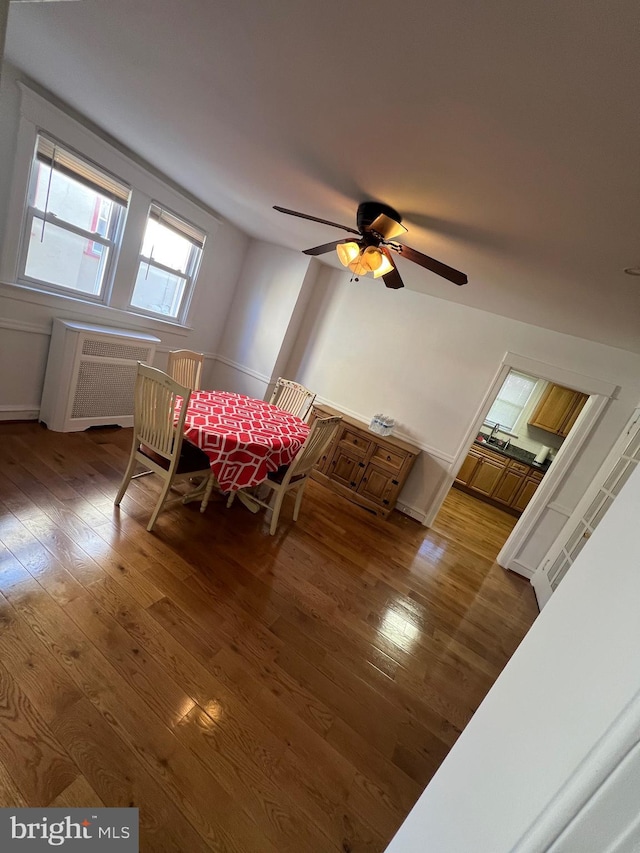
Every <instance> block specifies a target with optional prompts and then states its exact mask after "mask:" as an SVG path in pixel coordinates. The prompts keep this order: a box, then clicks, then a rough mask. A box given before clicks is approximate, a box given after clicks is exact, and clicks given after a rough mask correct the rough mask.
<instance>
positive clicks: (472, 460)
mask: <svg viewBox="0 0 640 853" xmlns="http://www.w3.org/2000/svg"><path fill="white" fill-rule="evenodd" d="M480 459H481V456H480V454H479V453H474V452H473V451H471V452H470V453H469V454H468V456H467V458H466V459H465V460H464V462H463V463H462V465H461V467H460V470H459V471H458V474H457V476H456V483H464V484H465V485H468V484H469V480H470V479H471V478H472V477H473V475H474V472H475V470H476V468H477V466H478V462H480Z"/></svg>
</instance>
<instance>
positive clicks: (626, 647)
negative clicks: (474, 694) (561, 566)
mask: <svg viewBox="0 0 640 853" xmlns="http://www.w3.org/2000/svg"><path fill="white" fill-rule="evenodd" d="M639 516H640V468H639V469H638V470H636V471H635V473H634V474H633V476H632V477H631V478H630V479H629V482H628V483H627V484H626V486H625V487H624V489H623V490H622V492H621V493H620V495H619V496H618V498H617V499H616V501H615V503H614V504H613V506H612V508H611V509H610V510H609V512H608V513H607V515H606V517H605V518H604V519H603V521H602V523H601V524H600V526H599V527H598V528H597V530H596V531H595V533H594V535H593V537H592V538H591V539H590V540H589V542H588V543H587V545H586V546H585V547H584V549H583V550H582V552H581V553H580V555H579V557H578V559H577V560H576V562H575V563H574V565H573V566H572V568H571V569H570V570H569V572H568V574H567V576H566V577H565V578H564V580H563V582H562V584H561V585H560V586H559V587H558V589H557V591H556V592H555V593H554V595H553V597H552V598H551V600H550V601H549V603H548V605H547V606H546V607H545V609H544V611H543V612H542V614H541V615H540V616H539V617H538V619H537V620H536V622H535V623H534V625H533V627H532V628H531V630H530V631H529V633H528V634H527V636H526V637H525V638H524V640H523V641H522V643H521V645H520V646H519V648H518V649H517V651H516V653H515V654H514V656H513V657H512V658H511V660H510V661H509V663H508V664H507V666H506V668H505V670H504V671H503V673H502V674H501V675H500V677H499V678H498V680H497V681H496V683H495V685H494V686H493V687H492V689H491V690H490V691H489V693H488V694H487V696H486V698H485V700H484V702H483V703H482V704H481V705H480V707H479V709H478V710H477V712H476V714H475V715H474V717H473V718H472V720H471V722H470V723H469V725H468V726H467V728H466V729H465V730H464V732H463V733H462V735H461V736H460V738H459V740H458V741H457V743H456V744H455V746H454V747H453V749H452V751H451V752H450V753H449V755H448V756H447V758H446V759H445V761H444V763H443V764H442V765H441V767H440V769H439V770H438V772H437V773H436V775H435V776H434V778H433V779H432V781H431V782H430V784H429V785H428V787H427V788H426V790H425V792H424V793H423V795H422V796H421V798H420V799H419V800H418V802H417V804H416V805H415V807H414V809H413V810H412V812H411V813H410V815H409V817H408V818H407V820H406V821H405V823H404V824H403V826H402V827H401V828H400V830H399V832H398V834H397V835H396V837H395V838H394V840H393V841H392V843H391V845H390V846H389V847H388V851H389V853H413V851H415V853H418V851H420V853H423V851H425V850H434V851H435V850H437V851H438V853H461V851H473V853H507V851H516V850H517V851H519V853H525V851H527V853H529V852H530V851H531V853H532V851H539V853H542V851H549V850H554V851H555V850H556V849H558V850H563V851H565V853H568V851H580V853H590V851H594V853H595V851H598V853H605V851H609V850H613V849H615V850H619V848H618V847H617V846H615V839H617V838H618V835H619V833H620V832H621V830H622V826H623V825H624V822H625V821H626V820H627V819H629V820H631V821H635V822H636V823H637V791H638V789H639V787H640V762H638V760H637V755H636V753H637V750H635V746H636V745H637V741H638V735H637V732H638V730H639V726H640V702H639V699H640V658H639V657H638V655H637V654H635V652H634V650H636V649H637V648H638V645H639V643H640V621H639V620H638V602H639V601H640V573H639V572H638V566H639V565H640V536H639V535H638V532H637V529H636V525H635V524H634V519H637V518H638V517H639ZM594 747H595V748H596V751H595V752H594V753H593V754H591V755H589V753H590V751H591V750H592V748H594ZM634 756H635V758H634ZM625 757H630V758H631V759H633V760H632V761H627V760H626V758H625ZM583 761H584V764H581V763H582V762H583ZM618 766H620V767H621V768H622V767H624V768H626V775H625V777H624V779H623V778H622V775H623V774H622V773H620V774H619V778H620V779H621V785H623V786H624V787H621V788H619V789H618V795H619V796H618V797H617V798H614V802H616V800H617V802H619V803H620V804H622V803H623V799H624V798H623V797H622V796H621V794H622V791H623V790H624V789H625V788H626V790H628V791H634V792H635V796H636V800H635V806H634V808H633V809H632V811H631V813H630V817H628V818H627V817H622V816H621V814H622V809H618V808H609V809H605V808H601V807H600V804H601V798H600V797H596V798H595V799H594V800H593V801H591V802H589V803H587V800H588V799H589V796H590V794H591V793H592V792H593V791H595V790H597V789H599V787H600V785H604V784H605V781H606V780H607V777H608V776H609V775H610V774H611V773H612V772H613V771H614V770H615V768H616V767H618ZM630 771H631V772H630ZM616 777H618V773H617V772H616V773H615V774H614V776H613V777H612V778H616ZM556 796H557V800H556V801H555V803H554V804H553V806H552V808H550V809H548V808H547V807H548V806H549V804H550V803H551V800H552V799H553V798H554V797H556ZM584 803H587V805H586V806H585V808H584V810H582V811H580V810H581V808H582V806H583V804H584ZM626 805H627V804H626V803H625V808H626ZM543 812H544V814H543V815H542V817H541V819H540V820H539V819H538V818H539V816H540V815H541V814H542V813H543ZM577 812H580V816H579V818H578V820H576V822H575V823H574V824H573V825H572V826H571V827H570V828H569V829H568V830H567V832H566V833H565V835H564V836H563V840H562V843H560V842H559V844H558V847H557V848H556V847H555V846H552V845H553V840H554V839H555V838H556V837H559V835H560V833H561V832H562V830H563V827H564V826H565V825H566V824H567V823H568V822H569V820H570V819H571V818H572V817H573V815H574V814H576V813H577ZM529 828H530V831H529V832H527V830H529ZM525 833H526V836H525V837H524V838H523V840H522V841H521V842H519V839H520V838H521V836H523V835H525ZM567 836H571V837H572V838H573V844H572V843H568V842H567ZM633 837H634V838H635V844H636V845H637V844H638V842H639V841H640V839H639V838H638V832H637V826H636V829H635V835H634V836H633ZM585 838H590V839H591V841H590V842H588V843H587V846H584V844H585ZM577 839H582V841H578V840H577ZM620 849H622V848H620ZM623 849H624V850H632V849H633V850H637V849H638V847H637V846H632V845H630V846H628V847H627V846H625V847H624V848H623Z"/></svg>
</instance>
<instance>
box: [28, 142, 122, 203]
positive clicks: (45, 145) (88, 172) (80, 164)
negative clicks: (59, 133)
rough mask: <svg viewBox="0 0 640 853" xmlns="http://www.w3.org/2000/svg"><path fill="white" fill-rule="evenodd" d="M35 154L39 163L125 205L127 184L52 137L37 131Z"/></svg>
mask: <svg viewBox="0 0 640 853" xmlns="http://www.w3.org/2000/svg"><path fill="white" fill-rule="evenodd" d="M35 156H36V159H37V160H39V161H40V162H41V163H44V164H46V165H47V166H50V167H51V168H52V169H56V171H59V172H62V173H63V174H65V175H67V177H70V178H73V179H74V180H76V181H78V182H79V183H81V184H84V185H85V186H86V187H89V188H90V189H92V190H95V192H98V193H100V195H103V196H105V197H106V198H109V199H111V201H115V202H116V203H117V204H119V205H121V206H122V207H125V208H126V207H127V205H128V203H129V195H130V193H131V189H130V187H128V186H127V184H125V183H124V182H123V181H121V180H120V179H119V178H116V177H115V175H110V174H109V173H108V172H106V171H105V170H104V169H101V168H99V167H98V166H94V165H93V163H90V162H89V161H88V160H87V159H86V158H84V157H80V156H79V155H77V154H75V153H73V152H72V151H70V150H69V149H68V148H66V147H64V146H62V145H60V144H59V143H58V142H56V141H55V140H54V139H50V138H49V137H47V136H44V135H43V134H41V133H39V134H38V139H37V142H36V154H35Z"/></svg>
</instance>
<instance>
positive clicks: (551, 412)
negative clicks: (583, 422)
mask: <svg viewBox="0 0 640 853" xmlns="http://www.w3.org/2000/svg"><path fill="white" fill-rule="evenodd" d="M588 399H589V397H588V395H587V394H581V393H580V391H573V390H572V389H571V388H564V387H563V386H562V385H553V384H551V383H550V384H549V385H547V387H546V389H545V391H544V393H543V395H542V397H540V400H539V402H538V405H537V406H536V408H535V409H534V411H533V414H532V415H531V419H530V420H529V426H535V427H539V428H540V429H544V430H546V431H547V432H553V433H555V434H556V435H561V436H563V437H566V436H567V435H568V434H569V430H570V429H571V427H572V426H573V425H574V423H575V422H576V419H577V417H578V415H579V414H580V412H581V411H582V407H583V406H584V404H585V403H586V402H587V400H588Z"/></svg>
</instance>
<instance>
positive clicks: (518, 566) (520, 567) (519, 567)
mask: <svg viewBox="0 0 640 853" xmlns="http://www.w3.org/2000/svg"><path fill="white" fill-rule="evenodd" d="M503 568H506V569H510V570H511V571H512V572H515V573H516V574H517V575H522V577H523V578H527V580H531V578H532V577H533V576H534V574H535V573H536V570H535V569H532V568H530V567H529V566H525V565H524V564H523V563H521V562H519V561H518V560H512V561H511V562H510V563H509V565H508V566H504V567H503Z"/></svg>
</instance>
